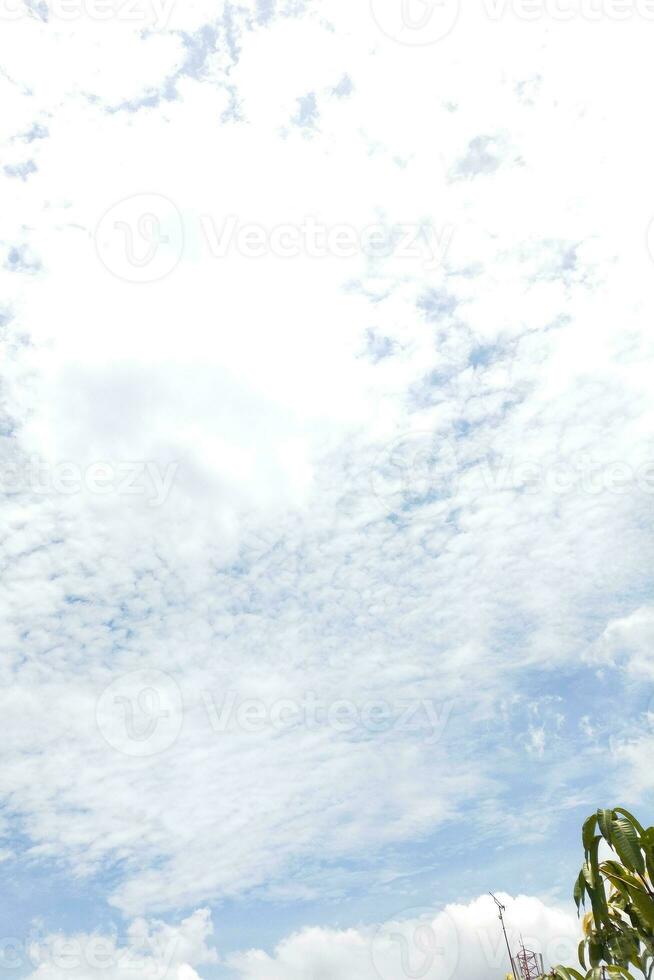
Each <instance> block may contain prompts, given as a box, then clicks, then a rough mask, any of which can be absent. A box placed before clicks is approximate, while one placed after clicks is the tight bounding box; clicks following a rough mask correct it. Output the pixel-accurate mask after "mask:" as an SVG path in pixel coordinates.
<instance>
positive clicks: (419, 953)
mask: <svg viewBox="0 0 654 980" xmlns="http://www.w3.org/2000/svg"><path fill="white" fill-rule="evenodd" d="M499 897H500V898H501V900H502V901H503V902H504V903H505V904H506V919H507V923H508V928H509V933H510V941H511V942H512V944H513V945H512V950H513V949H515V950H516V951H517V949H518V947H519V937H520V935H522V937H523V939H524V942H525V946H526V947H527V949H532V950H534V951H535V952H538V953H542V954H543V957H544V958H545V957H547V962H548V964H549V965H550V966H551V965H555V964H556V963H559V962H561V963H563V964H565V965H574V963H575V961H576V950H577V945H578V942H579V924H578V922H577V920H576V917H575V916H574V915H573V914H570V913H569V912H563V911H561V910H559V909H557V908H553V907H551V906H548V905H547V904H545V903H543V902H542V901H540V900H539V899H537V898H529V897H526V896H518V897H517V898H515V899H513V898H511V897H510V896H507V895H501V896H499ZM412 912H414V913H415V914H414V915H412V914H411V913H412ZM229 965H230V966H231V967H232V968H233V969H234V970H235V974H236V976H238V977H240V978H242V980H305V978H306V977H320V978H321V980H349V978H351V977H354V976H356V977H357V980H380V978H381V980H395V978H396V977H400V976H414V975H415V974H416V972H417V973H419V974H420V975H421V976H423V977H425V978H426V980H486V978H487V977H489V976H495V975H498V976H499V975H501V974H505V973H508V972H509V965H508V954H507V950H506V945H505V941H504V937H503V934H502V931H501V927H500V923H499V921H498V917H497V908H496V906H495V904H494V903H493V900H492V899H491V898H490V897H489V896H482V897H480V898H478V899H475V900H474V901H472V902H470V903H469V904H466V905H448V906H446V908H445V909H444V910H443V911H441V912H436V911H432V913H430V912H429V910H427V909H421V910H407V912H406V914H405V913H401V914H400V915H398V916H397V918H396V919H395V920H393V921H389V922H387V923H385V924H384V925H382V926H380V927H375V928H372V927H371V928H368V929H365V930H363V929H349V930H342V931H339V930H329V929H320V928H309V929H305V930H303V931H302V932H299V933H297V934H295V935H293V936H289V937H288V938H287V939H285V940H283V942H281V943H280V944H279V945H278V946H277V948H276V949H275V951H274V953H273V954H272V955H270V956H269V955H267V954H265V953H264V952H262V951H261V950H251V951H250V952H248V953H244V954H238V955H235V956H232V957H230V958H229Z"/></svg>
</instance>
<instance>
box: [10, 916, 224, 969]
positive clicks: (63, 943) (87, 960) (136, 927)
mask: <svg viewBox="0 0 654 980" xmlns="http://www.w3.org/2000/svg"><path fill="white" fill-rule="evenodd" d="M212 936H213V923H212V921H211V914H210V912H209V910H208V909H199V910H198V911H196V912H194V913H193V914H192V915H190V916H189V917H188V918H186V919H183V920H182V921H181V922H180V923H179V925H167V924H166V923H164V922H158V921H156V920H155V921H149V922H148V921H146V920H144V919H136V920H134V921H133V922H132V923H131V924H130V926H129V928H128V930H127V935H126V936H124V937H117V936H116V935H103V934H101V933H93V934H82V933H79V934H75V935H48V936H44V937H43V938H40V939H38V940H37V941H33V942H31V943H30V944H29V946H28V947H27V949H26V950H25V954H26V958H27V959H28V960H29V962H31V964H32V965H33V966H34V967H35V969H34V970H33V972H31V973H30V974H29V976H30V980H63V978H64V977H72V978H79V980H95V978H99V977H105V978H106V980H118V978H119V977H125V976H126V974H127V975H129V971H135V972H136V973H137V974H138V976H141V977H149V978H151V980H199V975H198V973H197V972H196V970H195V967H196V966H199V965H202V964H212V963H216V962H217V960H218V956H217V953H216V951H215V949H214V948H213V947H212V946H209V945H207V941H208V940H211V938H212ZM14 952H15V953H16V954H17V953H18V951H17V950H14Z"/></svg>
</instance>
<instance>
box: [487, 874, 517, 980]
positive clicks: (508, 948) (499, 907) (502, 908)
mask: <svg viewBox="0 0 654 980" xmlns="http://www.w3.org/2000/svg"><path fill="white" fill-rule="evenodd" d="M488 894H489V895H490V897H491V898H492V899H493V901H494V902H495V904H496V905H497V911H498V912H499V917H500V922H501V923H502V932H503V933H504V939H505V941H506V951H507V953H508V954H509V963H510V964H511V972H512V973H515V968H514V966H513V956H512V955H511V946H510V945H509V937H508V936H507V934H506V926H505V925H504V912H506V906H505V905H502V903H501V902H500V900H499V898H495V896H494V895H493V893H492V892H489V893H488ZM516 980H518V978H517V977H516Z"/></svg>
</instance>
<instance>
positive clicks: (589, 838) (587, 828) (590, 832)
mask: <svg viewBox="0 0 654 980" xmlns="http://www.w3.org/2000/svg"><path fill="white" fill-rule="evenodd" d="M596 826H597V814H596V813H593V815H592V816H591V817H588V819H587V820H584V825H583V827H582V830H581V839H582V841H583V845H584V850H585V851H586V852H588V851H589V850H590V847H591V844H592V843H593V837H594V836H595V827H596Z"/></svg>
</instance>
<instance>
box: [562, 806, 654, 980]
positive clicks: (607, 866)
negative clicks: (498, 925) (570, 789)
mask: <svg viewBox="0 0 654 980" xmlns="http://www.w3.org/2000/svg"><path fill="white" fill-rule="evenodd" d="M582 839H583V845H584V854H585V860H584V863H583V866H582V868H581V871H580V872H579V877H578V878H577V881H576V882H575V886H574V900H575V904H576V906H577V912H578V913H579V914H581V910H582V907H583V908H584V909H585V908H588V906H590V908H589V911H588V912H587V913H586V914H585V915H584V918H583V939H582V940H581V942H580V944H579V962H580V964H581V967H582V970H583V971H584V972H583V973H581V972H580V971H579V970H575V969H572V968H571V967H564V966H557V967H556V968H555V969H554V970H553V971H552V973H551V974H550V976H551V977H556V978H557V980H603V978H608V977H623V978H625V980H634V977H633V974H632V972H631V971H632V970H634V969H635V970H638V971H640V972H641V973H643V974H644V976H645V977H646V978H647V980H652V977H653V975H654V888H653V886H652V885H653V882H654V827H648V828H647V829H645V828H644V827H642V826H641V824H640V823H639V822H638V820H636V818H635V817H634V816H633V814H631V813H629V811H628V810H625V809H623V808H622V807H616V808H615V809H614V810H598V811H597V813H594V814H593V815H592V816H591V817H589V818H588V819H587V820H586V821H585V822H584V825H583V830H582ZM607 855H608V856H607Z"/></svg>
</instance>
